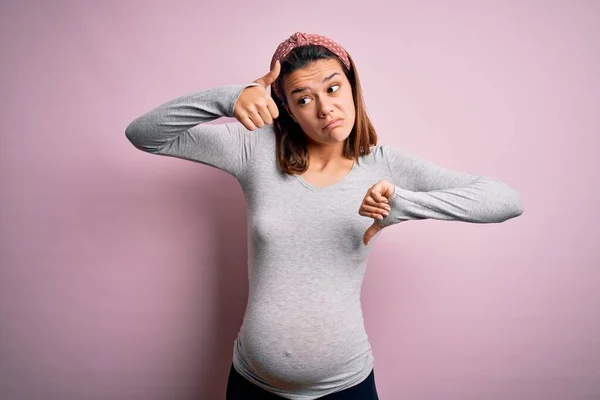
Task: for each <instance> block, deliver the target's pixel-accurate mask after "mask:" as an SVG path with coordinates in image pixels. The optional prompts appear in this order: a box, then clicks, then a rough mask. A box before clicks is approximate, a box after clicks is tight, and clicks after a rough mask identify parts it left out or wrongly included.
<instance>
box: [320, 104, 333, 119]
mask: <svg viewBox="0 0 600 400" xmlns="http://www.w3.org/2000/svg"><path fill="white" fill-rule="evenodd" d="M332 111H333V105H332V104H331V103H327V102H325V103H321V106H320V108H319V115H321V116H322V117H325V116H327V114H329V113H331V112H332Z"/></svg>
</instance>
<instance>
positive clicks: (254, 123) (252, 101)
mask: <svg viewBox="0 0 600 400" xmlns="http://www.w3.org/2000/svg"><path fill="white" fill-rule="evenodd" d="M280 70H281V65H280V64H279V60H278V61H277V62H275V65H274V66H273V69H272V70H271V71H269V73H267V74H266V75H265V76H263V77H261V78H258V79H257V80H255V81H253V82H255V83H259V84H260V85H261V86H250V87H247V88H245V89H244V90H243V91H242V94H240V96H239V97H238V100H237V102H236V103H235V107H234V109H233V114H234V116H235V118H236V119H237V120H238V121H240V122H241V123H242V125H244V126H245V127H246V128H247V129H248V130H250V131H253V130H254V129H256V128H257V127H258V128H262V127H263V126H265V124H269V125H270V124H272V123H273V119H275V118H277V117H279V110H278V109H277V105H276V104H275V102H274V101H273V98H272V97H271V95H269V93H267V88H268V87H269V86H270V85H271V84H272V83H273V82H275V80H276V79H277V77H278V76H279V71H280Z"/></svg>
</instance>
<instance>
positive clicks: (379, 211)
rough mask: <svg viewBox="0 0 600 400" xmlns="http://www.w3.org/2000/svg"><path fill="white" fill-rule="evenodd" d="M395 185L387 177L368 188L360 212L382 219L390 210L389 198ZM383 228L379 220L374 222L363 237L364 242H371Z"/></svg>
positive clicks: (366, 243)
mask: <svg viewBox="0 0 600 400" xmlns="http://www.w3.org/2000/svg"><path fill="white" fill-rule="evenodd" d="M394 188H395V186H394V185H392V184H391V183H390V182H388V181H386V180H385V179H382V180H380V181H379V182H377V183H376V184H375V185H373V186H371V187H370V188H369V190H367V194H366V195H365V198H364V199H363V201H362V204H361V205H360V209H359V210H358V213H359V214H360V215H362V216H364V217H371V218H373V219H375V220H382V219H383V218H384V217H385V216H387V215H388V213H389V211H390V205H389V204H388V203H389V201H388V200H389V198H390V197H392V195H393V194H394ZM382 229H383V226H381V225H378V224H377V221H374V222H373V225H371V226H370V227H369V228H368V229H367V231H366V232H365V235H364V237H363V243H364V244H365V246H366V245H368V244H369V241H370V240H371V238H372V237H373V236H375V234H376V233H377V232H379V231H380V230H382Z"/></svg>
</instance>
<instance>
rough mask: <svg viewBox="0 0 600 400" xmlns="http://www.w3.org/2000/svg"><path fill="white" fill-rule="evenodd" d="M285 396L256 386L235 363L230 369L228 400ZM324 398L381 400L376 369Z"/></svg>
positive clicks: (257, 399) (279, 397)
mask: <svg viewBox="0 0 600 400" xmlns="http://www.w3.org/2000/svg"><path fill="white" fill-rule="evenodd" d="M281 399H283V397H281V396H278V395H276V394H275V393H271V392H269V391H267V390H264V389H263V388H261V387H259V386H256V385H255V384H253V383H252V382H250V381H249V380H247V379H246V378H244V377H243V376H242V375H240V374H239V373H238V372H237V371H236V370H235V368H234V367H233V364H231V369H230V370H229V378H228V380H227V394H226V400H281ZM319 399H323V400H379V397H378V396H377V388H376V387H375V371H374V370H371V373H370V374H369V376H367V378H366V379H365V380H364V381H362V382H361V383H359V384H358V385H354V386H352V387H349V388H346V389H344V390H342V391H340V392H336V393H331V394H328V395H327V396H323V397H319Z"/></svg>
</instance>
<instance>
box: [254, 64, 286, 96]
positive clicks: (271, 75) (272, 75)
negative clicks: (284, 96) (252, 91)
mask: <svg viewBox="0 0 600 400" xmlns="http://www.w3.org/2000/svg"><path fill="white" fill-rule="evenodd" d="M279 72H281V64H280V63H279V60H276V61H275V65H273V69H272V70H271V71H269V72H268V73H267V74H266V75H265V76H263V77H261V78H258V79H257V80H255V81H254V82H256V83H260V84H261V85H262V86H263V87H264V88H265V89H266V88H267V87H269V86H270V85H271V84H272V83H273V82H275V80H276V79H277V78H278V77H279Z"/></svg>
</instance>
